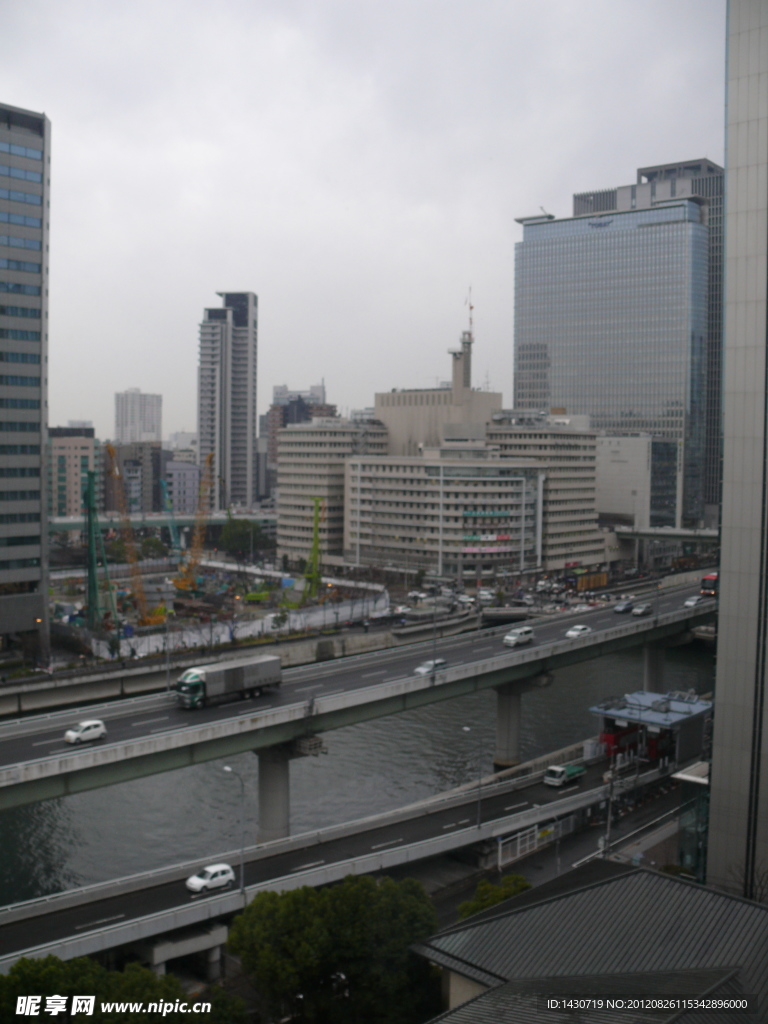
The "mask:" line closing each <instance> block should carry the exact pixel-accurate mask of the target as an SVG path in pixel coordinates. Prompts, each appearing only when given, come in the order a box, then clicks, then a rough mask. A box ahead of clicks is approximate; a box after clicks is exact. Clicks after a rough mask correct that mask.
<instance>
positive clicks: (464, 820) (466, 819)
mask: <svg viewBox="0 0 768 1024" xmlns="http://www.w3.org/2000/svg"><path fill="white" fill-rule="evenodd" d="M456 824H457V825H468V824H469V818H462V819H461V821H457V822H456Z"/></svg>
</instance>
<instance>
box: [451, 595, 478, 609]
mask: <svg viewBox="0 0 768 1024" xmlns="http://www.w3.org/2000/svg"><path fill="white" fill-rule="evenodd" d="M456 600H457V601H458V602H459V604H465V605H466V606H467V607H469V606H470V605H472V604H474V603H475V599H474V597H470V596H469V594H459V596H458V597H457V598H456Z"/></svg>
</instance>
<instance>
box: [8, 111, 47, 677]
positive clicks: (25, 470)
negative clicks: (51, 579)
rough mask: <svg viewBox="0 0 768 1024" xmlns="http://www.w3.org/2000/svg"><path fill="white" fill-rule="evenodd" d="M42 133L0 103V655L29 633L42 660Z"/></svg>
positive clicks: (40, 122)
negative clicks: (1, 651) (13, 642)
mask: <svg viewBox="0 0 768 1024" xmlns="http://www.w3.org/2000/svg"><path fill="white" fill-rule="evenodd" d="M50 131H51V126H50V122H49V121H48V119H47V118H46V117H45V115H44V114H36V113H34V112H33V111H31V110H21V109H19V108H18V107H9V106H4V105H2V104H0V649H2V648H3V646H4V645H5V644H7V643H8V642H9V640H10V638H11V637H17V638H22V639H23V638H24V635H25V634H28V635H29V636H30V638H31V639H32V641H33V642H34V640H35V636H34V635H35V634H37V643H36V646H37V654H38V657H39V659H40V660H41V661H44V662H45V661H47V659H48V639H47V637H48V612H47V608H48V595H47V589H48V588H47V585H46V574H47V552H48V546H47V530H46V526H45V509H46V503H47V502H46V497H45V490H46V477H45V473H44V472H43V462H42V460H43V453H44V451H45V444H46V430H47V423H48V408H47V406H48V402H47V396H48V386H47V372H48V368H47V364H48V358H47V356H48V219H49V203H48V194H49V188H50Z"/></svg>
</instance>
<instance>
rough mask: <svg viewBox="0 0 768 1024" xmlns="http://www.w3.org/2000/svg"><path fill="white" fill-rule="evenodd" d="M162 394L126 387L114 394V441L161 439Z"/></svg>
mask: <svg viewBox="0 0 768 1024" xmlns="http://www.w3.org/2000/svg"><path fill="white" fill-rule="evenodd" d="M162 439H163V396H162V395H146V394H142V393H141V391H140V390H139V388H128V390H127V391H118V393H117V394H116V395H115V443H116V444H133V443H134V442H135V441H162Z"/></svg>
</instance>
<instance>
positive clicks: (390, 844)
mask: <svg viewBox="0 0 768 1024" xmlns="http://www.w3.org/2000/svg"><path fill="white" fill-rule="evenodd" d="M402 841H403V840H402V838H400V839H390V840H389V842H387V843H377V844H376V845H375V846H372V847H371V849H372V850H381V849H382V847H384V846H394V845H395V844H396V843H402Z"/></svg>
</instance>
